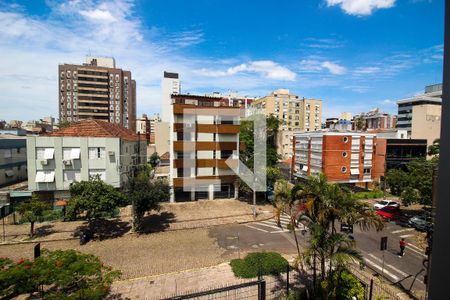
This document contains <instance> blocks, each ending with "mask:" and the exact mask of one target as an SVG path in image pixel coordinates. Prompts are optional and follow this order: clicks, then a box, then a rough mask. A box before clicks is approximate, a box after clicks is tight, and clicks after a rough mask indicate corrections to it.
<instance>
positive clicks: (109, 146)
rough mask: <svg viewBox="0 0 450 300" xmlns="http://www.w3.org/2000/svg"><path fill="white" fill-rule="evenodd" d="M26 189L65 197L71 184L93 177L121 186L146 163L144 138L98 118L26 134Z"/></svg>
mask: <svg viewBox="0 0 450 300" xmlns="http://www.w3.org/2000/svg"><path fill="white" fill-rule="evenodd" d="M26 143H27V149H28V151H27V166H28V189H29V190H30V191H33V192H38V193H46V194H50V196H49V197H50V198H53V199H65V198H68V197H69V196H70V195H69V189H70V184H71V183H72V182H74V181H81V180H89V178H91V177H92V176H96V175H98V176H100V179H102V180H103V181H105V182H106V183H108V184H110V185H112V186H114V187H115V188H123V187H124V186H125V185H126V183H127V182H128V180H129V179H130V178H131V177H132V176H133V172H134V171H135V167H136V166H137V165H138V164H140V163H144V162H146V156H147V155H146V146H147V144H146V140H145V137H144V136H142V137H140V136H138V135H137V134H136V133H134V132H133V131H131V130H128V129H126V128H124V127H121V126H119V125H115V124H112V123H109V122H106V121H100V120H83V121H79V122H76V123H73V124H71V125H70V126H68V127H65V128H63V129H60V130H57V131H54V132H52V133H48V134H44V135H39V136H27V140H26Z"/></svg>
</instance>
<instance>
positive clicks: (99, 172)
mask: <svg viewBox="0 0 450 300" xmlns="http://www.w3.org/2000/svg"><path fill="white" fill-rule="evenodd" d="M97 175H98V176H100V179H101V180H103V181H105V180H106V170H103V169H92V170H89V178H92V177H96V176H97Z"/></svg>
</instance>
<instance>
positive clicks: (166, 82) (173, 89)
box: [161, 71, 181, 123]
mask: <svg viewBox="0 0 450 300" xmlns="http://www.w3.org/2000/svg"><path fill="white" fill-rule="evenodd" d="M180 92H181V85H180V78H179V75H178V73H171V72H166V71H164V76H163V79H162V81H161V106H162V116H161V121H162V122H167V123H170V122H172V120H171V119H170V118H171V117H172V95H178V94H180Z"/></svg>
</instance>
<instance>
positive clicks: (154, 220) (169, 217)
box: [140, 212, 176, 234]
mask: <svg viewBox="0 0 450 300" xmlns="http://www.w3.org/2000/svg"><path fill="white" fill-rule="evenodd" d="M175 220H176V218H175V214H173V213H171V212H162V213H160V214H152V215H149V216H145V217H144V218H143V219H142V223H141V224H142V225H141V231H140V232H141V233H144V234H145V233H155V232H161V231H165V230H166V229H167V228H169V224H170V223H173V222H175Z"/></svg>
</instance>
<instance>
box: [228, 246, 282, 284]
mask: <svg viewBox="0 0 450 300" xmlns="http://www.w3.org/2000/svg"><path fill="white" fill-rule="evenodd" d="M230 265H231V269H232V270H233V273H234V275H235V276H236V277H239V278H255V277H258V274H261V275H278V274H280V273H282V272H286V269H287V268H288V266H289V263H288V261H287V260H286V259H285V258H284V257H282V256H281V255H280V254H279V253H276V252H255V253H250V254H248V255H247V256H246V257H245V258H244V259H233V260H232V261H231V262H230Z"/></svg>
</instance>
